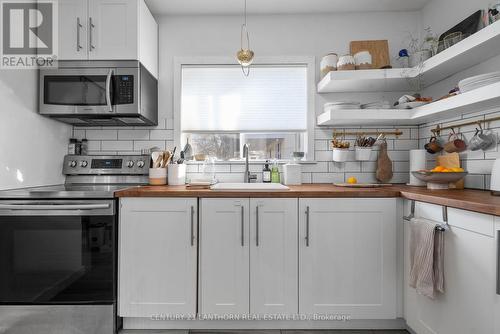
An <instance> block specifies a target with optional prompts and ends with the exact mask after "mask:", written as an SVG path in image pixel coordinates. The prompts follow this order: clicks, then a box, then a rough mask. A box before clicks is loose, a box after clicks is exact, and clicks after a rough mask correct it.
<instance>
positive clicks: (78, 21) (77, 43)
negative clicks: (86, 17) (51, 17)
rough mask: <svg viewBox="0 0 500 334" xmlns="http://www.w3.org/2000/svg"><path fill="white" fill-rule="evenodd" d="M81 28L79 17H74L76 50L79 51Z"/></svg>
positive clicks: (80, 47)
mask: <svg viewBox="0 0 500 334" xmlns="http://www.w3.org/2000/svg"><path fill="white" fill-rule="evenodd" d="M81 28H82V24H81V23H80V18H79V17H77V18H76V52H80V50H81V49H82V46H81V44H80V29H81Z"/></svg>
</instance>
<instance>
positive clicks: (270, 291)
mask: <svg viewBox="0 0 500 334" xmlns="http://www.w3.org/2000/svg"><path fill="white" fill-rule="evenodd" d="M297 204H298V200H297V199H294V198H287V199H269V198H267V199H251V200H250V313H252V314H284V313H286V314H297V312H298V272H297V270H298V244H297V232H298V223H297V221H298V217H297Z"/></svg>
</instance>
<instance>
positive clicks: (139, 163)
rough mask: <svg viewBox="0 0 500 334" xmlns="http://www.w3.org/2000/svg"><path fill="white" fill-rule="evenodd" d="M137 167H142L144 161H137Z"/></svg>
mask: <svg viewBox="0 0 500 334" xmlns="http://www.w3.org/2000/svg"><path fill="white" fill-rule="evenodd" d="M137 167H139V168H142V167H144V161H142V160H139V161H137Z"/></svg>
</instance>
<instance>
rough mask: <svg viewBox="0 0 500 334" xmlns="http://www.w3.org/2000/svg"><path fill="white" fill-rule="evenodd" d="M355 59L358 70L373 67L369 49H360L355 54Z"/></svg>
mask: <svg viewBox="0 0 500 334" xmlns="http://www.w3.org/2000/svg"><path fill="white" fill-rule="evenodd" d="M354 61H355V64H356V69H357V70H366V69H371V68H372V55H371V53H370V52H368V51H360V52H358V53H356V54H355V55H354Z"/></svg>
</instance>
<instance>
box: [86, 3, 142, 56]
mask: <svg viewBox="0 0 500 334" xmlns="http://www.w3.org/2000/svg"><path fill="white" fill-rule="evenodd" d="M138 9H139V3H138V1H137V0H89V22H88V26H89V59H90V60H102V59H104V60H109V59H112V60H129V59H138V37H139V35H138V30H137V29H138V17H139V15H138V13H139V11H138Z"/></svg>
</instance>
